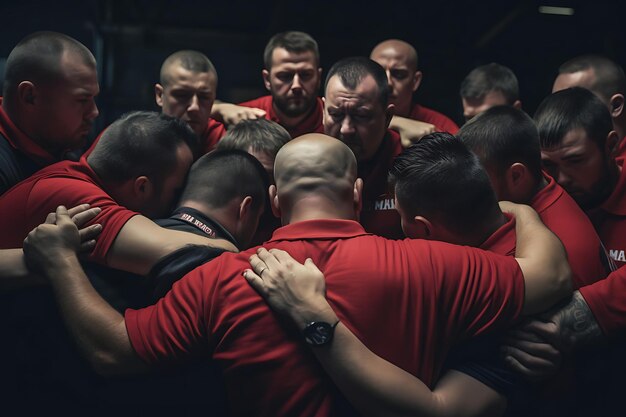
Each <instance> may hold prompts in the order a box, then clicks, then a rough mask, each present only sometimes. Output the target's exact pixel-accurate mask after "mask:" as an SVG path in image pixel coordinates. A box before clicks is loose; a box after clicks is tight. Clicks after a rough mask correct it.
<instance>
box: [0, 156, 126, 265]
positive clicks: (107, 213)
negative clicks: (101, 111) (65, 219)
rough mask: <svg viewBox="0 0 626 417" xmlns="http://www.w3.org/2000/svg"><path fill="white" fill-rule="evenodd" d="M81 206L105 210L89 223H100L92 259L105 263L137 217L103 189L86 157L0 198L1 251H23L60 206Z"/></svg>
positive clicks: (59, 165) (53, 168)
mask: <svg viewBox="0 0 626 417" xmlns="http://www.w3.org/2000/svg"><path fill="white" fill-rule="evenodd" d="M82 203H89V204H91V206H92V207H100V208H101V209H102V211H101V212H100V214H98V215H97V216H96V217H95V219H93V220H92V221H91V222H90V223H100V224H101V225H102V233H101V234H100V236H98V238H97V239H96V247H95V249H94V250H93V252H92V254H91V255H90V258H91V260H93V261H96V262H100V263H105V258H106V254H107V252H108V250H109V248H110V247H111V245H112V244H113V241H114V240H115V238H116V237H117V234H118V233H119V231H120V230H121V229H122V227H123V226H124V224H125V223H126V222H127V221H128V220H129V219H130V218H131V217H133V216H134V215H136V214H138V213H136V212H134V211H131V210H128V209H126V208H125V207H122V206H120V205H119V204H117V203H116V202H115V201H114V200H113V198H111V197H110V196H109V195H108V194H107V193H106V192H105V191H104V190H103V189H102V184H101V182H100V180H99V179H98V176H97V175H96V173H95V172H94V171H93V170H92V169H91V168H90V167H89V165H87V161H86V159H85V158H84V157H83V158H81V159H80V161H78V162H73V161H62V162H58V163H56V164H53V165H50V166H48V167H46V168H43V169H42V170H40V171H38V172H37V173H36V174H35V175H33V176H31V177H30V178H27V179H26V180H24V181H22V182H21V183H19V184H18V185H16V186H15V187H13V188H12V189H11V190H9V191H8V192H7V193H6V194H3V195H2V196H1V197H0V230H2V233H1V234H0V249H8V248H20V247H22V244H23V242H24V238H26V236H27V235H28V233H29V232H30V231H31V230H32V229H33V228H34V227H35V226H38V225H39V224H41V223H43V222H44V221H45V219H46V216H47V215H48V213H50V212H54V211H55V210H56V208H57V206H59V205H61V204H62V205H64V206H66V207H68V208H70V207H74V206H77V205H79V204H82Z"/></svg>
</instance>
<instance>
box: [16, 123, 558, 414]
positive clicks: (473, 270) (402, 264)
mask: <svg viewBox="0 0 626 417" xmlns="http://www.w3.org/2000/svg"><path fill="white" fill-rule="evenodd" d="M275 178H276V185H275V186H274V185H272V186H270V196H271V200H272V206H273V209H274V210H275V212H276V214H278V215H280V217H281V218H282V220H283V223H284V224H285V225H284V226H283V227H282V228H280V229H278V230H277V231H276V232H275V233H274V235H273V237H272V240H270V241H269V242H267V246H268V247H272V248H280V249H284V250H289V252H290V253H291V254H292V255H293V256H294V258H296V259H297V260H298V261H299V262H303V261H304V260H305V259H306V258H311V259H312V260H313V261H314V262H315V263H316V264H317V265H318V266H319V267H320V268H322V269H323V270H324V271H325V273H326V279H327V281H328V298H329V300H331V303H332V304H333V305H334V307H335V308H336V311H337V315H338V317H339V318H340V319H341V320H342V322H343V323H345V324H346V325H347V326H349V327H350V328H352V329H354V330H355V332H356V333H357V335H358V336H359V337H360V338H361V339H362V340H363V341H364V342H365V343H366V344H368V346H370V347H371V348H372V350H374V351H375V352H377V353H379V354H380V355H381V356H383V357H385V358H388V359H390V360H393V361H394V362H395V363H396V364H398V365H399V366H401V367H403V368H405V369H407V370H408V371H409V372H411V373H413V374H415V375H418V376H420V377H421V378H423V380H424V381H425V382H426V383H427V384H431V383H432V382H433V380H434V379H435V378H436V375H437V374H438V372H439V370H440V368H441V366H442V361H443V358H444V357H445V353H446V352H447V351H448V349H449V348H450V345H451V344H453V343H455V342H456V341H459V340H461V339H463V338H465V337H470V336H472V335H476V334H480V333H483V332H484V331H487V330H488V329H490V328H492V327H499V326H502V325H505V324H507V323H508V322H510V321H511V320H514V319H515V318H516V317H517V316H518V315H519V314H520V313H521V312H522V310H523V311H525V312H532V311H537V310H538V309H539V310H540V309H543V308H545V307H547V305H549V304H551V303H552V302H554V301H555V300H556V299H558V298H559V297H560V296H561V295H564V294H566V293H567V291H568V289H567V282H566V281H567V279H568V278H569V277H568V274H567V273H565V274H564V275H563V274H561V273H559V272H557V271H561V269H560V267H561V266H562V265H563V263H562V262H566V260H565V257H564V255H563V253H562V248H561V247H560V244H559V243H558V241H557V240H556V239H555V238H553V237H551V235H547V236H546V235H545V234H543V233H541V232H540V230H539V229H536V228H534V227H533V228H532V229H533V230H534V233H533V232H531V233H528V235H530V236H528V235H527V237H529V240H528V242H527V243H528V246H526V249H528V250H529V251H528V252H527V253H526V254H525V255H524V256H522V255H519V253H518V256H520V258H517V259H516V258H512V257H503V256H498V255H495V254H489V253H486V252H482V251H480V250H478V249H474V248H469V247H462V246H452V245H449V244H444V243H441V242H429V241H425V240H414V241H411V240H403V241H391V240H386V239H384V238H381V237H378V236H373V235H371V234H368V233H367V232H365V230H364V229H363V227H362V226H361V225H360V224H359V223H357V222H356V221H355V220H356V218H357V212H358V209H359V207H360V204H361V188H362V182H361V180H360V179H358V178H357V160H356V158H355V156H354V154H353V150H351V149H350V148H348V147H347V146H346V145H345V144H343V143H342V142H340V141H338V140H336V139H333V138H330V137H328V136H325V135H321V134H310V135H305V136H302V137H300V138H297V139H295V140H293V141H291V142H289V143H287V144H286V145H285V146H283V147H282V148H281V150H280V151H279V152H278V155H277V157H276V164H275ZM57 217H58V218H59V225H60V226H61V227H62V229H63V231H65V232H66V233H62V234H61V235H63V236H64V237H63V238H62V239H60V240H59V239H58V237H59V234H58V233H56V232H57V231H60V230H57V228H56V226H53V225H50V224H48V225H45V226H44V227H42V228H38V229H37V230H36V231H34V232H33V233H31V234H30V236H29V239H28V241H27V242H26V247H25V253H26V254H27V260H28V262H29V265H30V266H31V267H32V268H34V269H35V270H38V271H39V272H41V273H42V274H43V275H44V276H46V277H47V278H48V279H49V281H50V282H51V284H52V286H53V287H54V290H55V294H58V295H59V297H58V299H57V300H58V302H59V303H60V305H61V309H62V311H63V312H64V315H65V320H66V323H67V325H68V326H69V328H70V330H71V332H72V333H73V334H75V335H77V336H78V335H80V337H77V341H78V344H79V347H80V348H81V350H82V352H83V354H85V355H86V356H87V358H88V360H89V361H90V362H91V363H92V365H93V366H94V367H95V368H96V370H98V371H99V372H101V373H103V374H113V373H122V372H124V373H128V372H132V371H140V370H145V369H147V368H151V367H156V366H159V365H165V366H168V365H169V364H172V363H175V362H178V361H181V360H184V358H185V357H187V356H189V355H200V354H203V353H204V354H206V353H208V354H210V355H212V357H213V360H215V361H217V362H218V363H219V364H220V365H221V367H222V369H223V372H224V380H225V383H226V388H227V391H228V392H229V401H230V407H231V415H234V416H236V415H251V414H254V415H260V416H292V415H307V416H326V415H346V413H347V412H348V410H344V409H343V408H344V407H343V406H344V404H343V403H342V401H341V399H340V398H336V397H335V396H334V394H333V392H334V388H333V387H332V386H331V385H330V384H328V382H327V380H326V379H325V378H324V377H323V375H322V372H321V370H320V369H319V367H318V366H317V364H316V363H315V359H314V358H313V357H312V355H310V354H309V353H308V352H307V350H306V347H305V345H304V343H305V342H306V343H308V344H311V345H315V346H318V347H319V348H323V347H322V346H323V345H326V344H328V343H329V342H330V341H331V339H332V334H333V330H334V328H335V327H336V326H337V324H338V323H337V322H333V323H326V322H316V323H310V322H309V321H307V320H306V317H302V318H301V319H302V320H300V321H298V326H297V327H289V326H286V325H285V323H284V322H280V321H279V320H277V318H276V316H275V315H274V314H273V313H272V312H271V311H270V310H269V308H268V307H267V305H266V304H265V302H264V301H263V300H262V299H261V297H259V296H258V294H256V293H255V291H254V290H253V289H252V288H251V287H250V286H249V285H248V284H247V282H246V280H245V279H243V277H242V276H241V274H242V272H243V271H244V269H246V268H248V267H249V264H248V259H249V257H250V256H251V255H252V254H254V253H255V250H248V251H246V252H242V253H239V254H224V255H222V256H220V257H219V258H217V259H215V260H214V261H212V262H210V263H208V264H205V265H203V266H201V267H199V268H197V269H195V270H193V271H192V272H190V273H189V274H187V275H186V276H185V277H183V278H182V279H181V280H180V281H178V283H177V284H176V285H174V287H173V288H172V290H171V291H170V292H169V293H168V294H167V295H166V296H165V297H164V298H163V299H161V300H160V301H159V302H158V303H157V304H156V305H154V306H150V307H147V308H145V309H141V310H126V312H125V314H124V315H123V316H122V315H121V314H120V313H118V312H117V311H115V310H113V309H112V308H110V306H108V305H107V304H106V303H105V302H104V301H103V300H102V299H101V298H100V297H99V296H98V295H97V293H95V292H94V291H93V288H92V287H91V285H90V284H89V281H88V280H87V279H86V277H85V276H84V273H83V272H82V270H81V269H80V265H79V264H78V260H77V259H76V256H75V254H74V247H75V244H74V241H75V240H76V239H75V236H74V230H73V229H72V224H73V223H71V221H70V220H69V219H67V216H66V215H65V212H64V209H59V210H58V211H57ZM68 222H69V223H68ZM534 226H536V225H534ZM76 233H77V232H76ZM520 247H522V245H520V244H519V242H518V252H519V250H520ZM544 262H546V263H545V264H544ZM260 274H261V276H262V275H263V271H260ZM68 286H69V287H71V288H72V290H71V291H69V288H68ZM465 288H472V291H471V293H465ZM539 288H543V289H545V288H553V289H555V288H556V289H558V290H557V291H555V292H554V293H552V294H546V293H545V291H543V290H542V291H538V289H539ZM539 293H541V296H540V297H536V296H537V295H538V294H539ZM487 294H488V296H487ZM525 294H526V295H525ZM79 311H80V312H81V313H80V314H77V312H79ZM407 317H410V320H407ZM301 332H303V334H302V333H301Z"/></svg>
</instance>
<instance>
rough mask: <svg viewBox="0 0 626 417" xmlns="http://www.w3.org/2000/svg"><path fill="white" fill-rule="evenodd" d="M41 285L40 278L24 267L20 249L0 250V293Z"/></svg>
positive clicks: (42, 282) (42, 281)
mask: <svg viewBox="0 0 626 417" xmlns="http://www.w3.org/2000/svg"><path fill="white" fill-rule="evenodd" d="M43 284H45V281H44V280H43V279H42V277H41V276H39V275H37V274H35V273H32V272H30V271H29V270H28V268H27V267H26V264H25V263H24V252H23V251H22V249H3V250H0V292H3V291H10V290H15V289H20V288H24V287H30V286H34V285H43Z"/></svg>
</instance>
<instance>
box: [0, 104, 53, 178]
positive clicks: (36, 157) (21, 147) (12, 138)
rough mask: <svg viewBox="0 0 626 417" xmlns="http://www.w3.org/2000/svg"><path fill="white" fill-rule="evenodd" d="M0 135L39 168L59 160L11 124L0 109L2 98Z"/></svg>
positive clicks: (2, 109)
mask: <svg viewBox="0 0 626 417" xmlns="http://www.w3.org/2000/svg"><path fill="white" fill-rule="evenodd" d="M0 133H1V134H2V136H4V137H5V138H6V139H7V141H8V142H9V144H10V145H11V146H12V147H13V148H14V149H16V150H18V151H20V152H22V153H23V154H24V155H26V156H27V157H28V158H29V159H30V160H32V161H33V162H35V163H36V164H37V165H39V166H40V167H45V166H47V165H50V164H53V163H55V162H57V161H58V160H59V159H58V158H57V157H55V156H53V155H52V154H50V153H49V152H48V151H46V150H45V149H43V148H42V147H41V146H39V145H38V144H36V143H35V142H34V141H33V140H32V139H31V138H29V137H28V136H26V133H24V132H22V131H21V130H20V129H19V128H18V127H17V126H15V124H13V122H12V121H11V119H9V116H8V115H7V114H6V113H5V111H4V108H3V107H2V97H0Z"/></svg>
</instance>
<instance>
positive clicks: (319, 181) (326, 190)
mask: <svg viewBox="0 0 626 417" xmlns="http://www.w3.org/2000/svg"><path fill="white" fill-rule="evenodd" d="M274 176H275V178H276V185H275V186H273V185H272V186H271V187H270V198H271V200H272V210H274V213H275V214H276V215H277V216H279V217H281V219H282V222H283V224H289V223H295V222H297V221H303V220H312V219H351V220H356V218H357V213H358V211H359V209H360V203H361V190H362V187H363V182H362V181H361V179H357V162H356V158H355V156H354V153H353V152H352V151H351V150H350V148H348V147H347V146H346V145H345V144H344V143H343V142H341V141H339V140H337V139H334V138H332V137H330V136H326V135H323V134H318V133H313V134H308V135H304V136H300V137H299V138H296V139H294V140H292V141H291V142H289V143H287V144H286V145H285V146H283V147H282V148H281V149H280V151H279V152H278V154H277V155H276V162H275V164H274Z"/></svg>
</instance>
